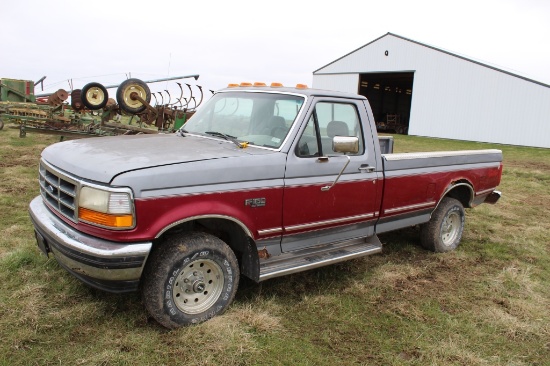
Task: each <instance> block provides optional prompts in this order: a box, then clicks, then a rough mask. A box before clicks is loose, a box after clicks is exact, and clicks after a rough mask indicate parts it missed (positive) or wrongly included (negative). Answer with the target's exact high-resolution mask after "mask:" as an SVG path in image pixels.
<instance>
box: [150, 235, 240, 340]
mask: <svg viewBox="0 0 550 366" xmlns="http://www.w3.org/2000/svg"><path fill="white" fill-rule="evenodd" d="M238 285H239V265H238V262H237V258H236V257H235V254H234V253H233V251H232V250H231V248H229V246H228V245H227V244H226V243H224V242H223V241H222V240H220V239H218V238H217V237H215V236H213V235H210V234H206V233H201V232H193V233H184V234H180V235H178V236H172V237H169V238H168V239H167V240H165V241H164V242H163V243H161V244H160V247H159V248H158V249H157V250H156V251H153V252H152V253H151V257H150V258H149V260H148V262H147V267H146V270H145V273H144V278H143V283H142V298H143V303H144V305H145V308H146V309H147V311H148V312H149V314H150V315H151V316H152V317H153V318H155V320H156V321H158V322H159V323H160V324H161V325H163V326H164V327H166V328H169V329H175V328H178V327H181V326H186V325H191V324H198V323H201V322H203V321H206V320H208V319H210V318H212V317H214V316H216V315H219V314H222V313H223V312H224V311H225V310H226V309H227V308H228V307H229V305H230V304H231V302H232V301H233V299H234V298H235V294H236V292H237V287H238Z"/></svg>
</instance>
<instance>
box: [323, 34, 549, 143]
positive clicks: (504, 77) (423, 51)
mask: <svg viewBox="0 0 550 366" xmlns="http://www.w3.org/2000/svg"><path fill="white" fill-rule="evenodd" d="M386 50H387V51H388V53H389V54H388V56H385V54H384V53H385V51H386ZM401 71H414V72H415V74H414V85H413V98H412V105H411V118H410V126H409V134H411V135H420V136H429V137H439V138H449V139H457V140H468V141H480V142H491V143H502V144H511V145H523V146H535V147H546V148H548V147H550V139H549V138H548V136H550V88H548V87H546V86H544V85H540V84H536V83H534V82H530V81H527V80H524V79H521V78H519V77H515V76H513V75H509V74H506V73H504V72H500V71H497V70H493V69H491V68H488V67H485V66H483V65H480V64H477V63H473V62H469V61H467V60H464V59H461V58H458V57H454V56H452V55H449V54H446V53H444V52H441V51H438V50H435V49H431V48H428V47H424V46H422V45H419V44H416V43H413V42H410V41H407V40H404V39H401V38H398V37H395V36H392V35H388V36H386V37H382V38H381V39H379V40H378V41H376V42H373V43H371V44H369V45H368V46H366V47H364V48H361V49H359V50H357V51H356V52H354V53H352V54H349V55H348V56H346V57H344V58H342V59H340V60H338V61H337V62H335V63H332V64H329V65H327V66H326V67H324V68H322V69H320V70H318V71H317V72H316V73H315V74H314V76H313V85H314V86H316V87H317V85H322V86H323V88H332V89H335V90H345V91H352V89H350V79H351V76H355V79H356V80H358V78H359V74H360V73H366V72H401ZM340 73H345V74H344V75H339V74H340ZM326 74H330V75H326ZM339 78H342V80H339ZM342 87H346V89H342ZM356 90H357V81H356V82H355V92H356Z"/></svg>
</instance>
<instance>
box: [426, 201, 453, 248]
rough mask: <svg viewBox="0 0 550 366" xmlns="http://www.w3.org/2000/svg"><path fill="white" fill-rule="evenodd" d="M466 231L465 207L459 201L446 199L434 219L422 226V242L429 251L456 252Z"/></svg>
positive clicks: (439, 206)
mask: <svg viewBox="0 0 550 366" xmlns="http://www.w3.org/2000/svg"><path fill="white" fill-rule="evenodd" d="M463 231H464V207H463V206H462V203H460V201H459V200H457V199H454V198H450V197H445V198H443V199H442V200H441V202H440V203H439V205H438V206H437V208H436V209H435V211H434V212H433V213H432V218H431V219H430V221H428V222H427V223H426V224H424V225H422V231H421V234H420V241H421V243H422V246H423V247H424V248H426V249H428V250H431V251H434V252H437V253H443V252H450V251H452V250H455V249H456V248H457V247H458V244H460V240H461V239H462V232H463Z"/></svg>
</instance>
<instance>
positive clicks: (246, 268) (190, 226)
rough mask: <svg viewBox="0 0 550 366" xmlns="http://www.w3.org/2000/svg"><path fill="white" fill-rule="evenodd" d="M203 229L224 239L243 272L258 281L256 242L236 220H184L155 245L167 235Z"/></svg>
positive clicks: (157, 242)
mask: <svg viewBox="0 0 550 366" xmlns="http://www.w3.org/2000/svg"><path fill="white" fill-rule="evenodd" d="M189 231H201V232H205V233H208V234H210V235H213V236H216V237H218V238H220V239H221V240H223V241H224V242H225V243H226V244H227V245H228V246H229V247H230V248H231V250H233V252H234V253H235V256H236V257H237V260H238V261H239V267H240V271H241V274H242V275H244V276H246V277H248V278H250V279H252V280H254V281H258V280H259V277H260V262H259V257H258V249H257V248H256V243H255V242H254V240H253V239H252V238H251V237H249V236H248V235H247V234H246V233H245V231H244V230H243V228H242V227H240V226H239V224H237V223H236V222H234V221H231V220H228V219H224V218H200V219H195V220H190V221H186V222H183V223H181V224H179V225H177V226H174V227H172V228H170V229H169V230H168V231H166V232H165V233H163V234H162V236H161V237H159V238H158V239H157V240H155V244H154V246H155V245H161V244H160V243H161V242H163V241H164V240H163V239H164V238H165V237H167V236H173V235H178V234H181V233H183V232H189Z"/></svg>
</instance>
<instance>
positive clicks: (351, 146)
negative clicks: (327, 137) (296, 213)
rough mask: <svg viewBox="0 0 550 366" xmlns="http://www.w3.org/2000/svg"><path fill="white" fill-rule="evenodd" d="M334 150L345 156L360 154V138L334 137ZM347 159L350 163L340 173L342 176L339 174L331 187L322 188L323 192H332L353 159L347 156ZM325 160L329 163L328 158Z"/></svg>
mask: <svg viewBox="0 0 550 366" xmlns="http://www.w3.org/2000/svg"><path fill="white" fill-rule="evenodd" d="M332 150H333V151H334V152H339V153H344V154H346V153H349V154H357V153H358V152H359V138H358V137H356V136H334V138H333V139H332ZM345 157H346V158H347V159H348V161H347V162H346V165H344V167H343V168H342V170H341V171H340V174H338V176H337V177H336V179H335V180H334V183H332V185H330V186H324V187H321V191H323V192H326V191H328V190H330V189H331V188H332V187H334V185H335V184H336V183H337V182H338V179H340V176H341V175H342V173H343V172H344V170H346V167H347V166H348V164H349V162H350V161H351V158H350V157H349V156H348V155H346V156H345ZM324 159H326V161H328V157H324Z"/></svg>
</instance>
